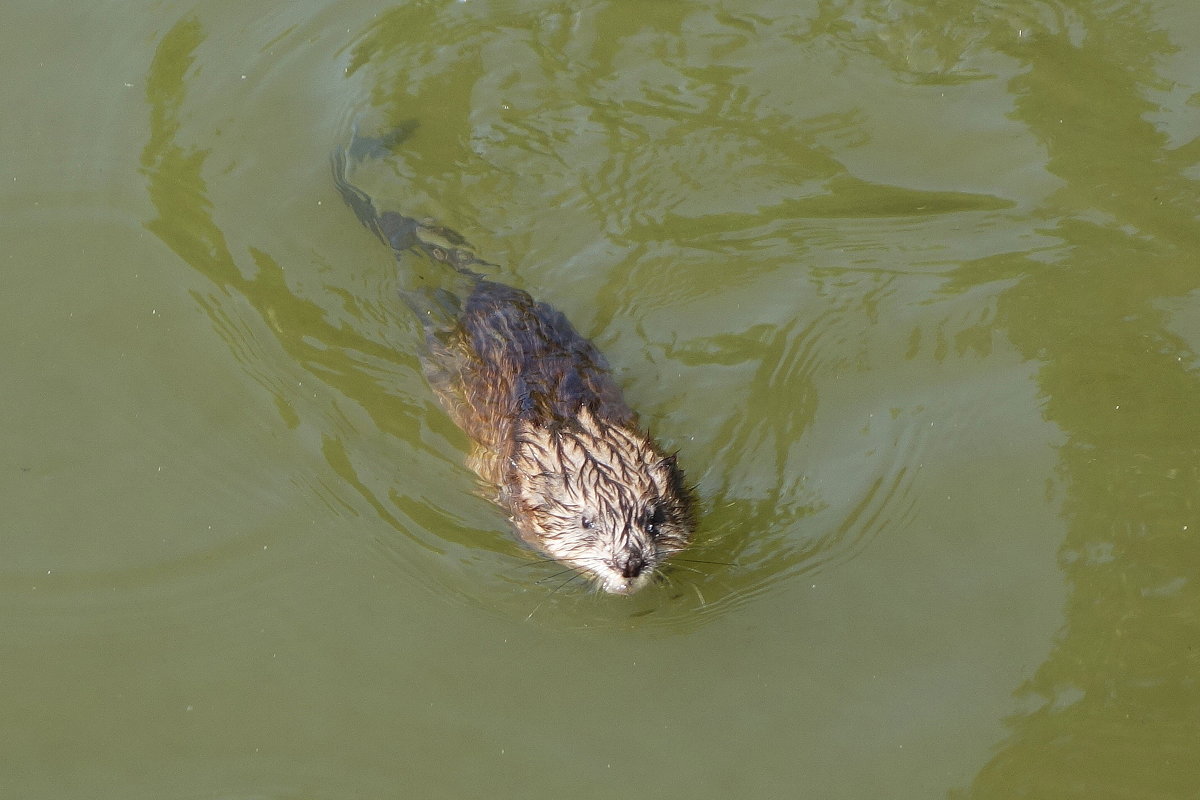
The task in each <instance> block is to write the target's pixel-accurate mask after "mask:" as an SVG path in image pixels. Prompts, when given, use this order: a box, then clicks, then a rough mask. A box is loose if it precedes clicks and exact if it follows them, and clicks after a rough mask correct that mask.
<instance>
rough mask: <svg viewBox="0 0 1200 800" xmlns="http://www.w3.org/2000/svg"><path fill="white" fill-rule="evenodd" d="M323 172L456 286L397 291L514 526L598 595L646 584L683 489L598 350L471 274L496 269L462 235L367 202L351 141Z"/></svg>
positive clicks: (684, 521) (670, 533) (686, 504)
mask: <svg viewBox="0 0 1200 800" xmlns="http://www.w3.org/2000/svg"><path fill="white" fill-rule="evenodd" d="M357 141H358V140H356V143H357ZM348 152H351V153H353V152H354V146H353V145H352V147H351V149H350V151H348ZM333 177H334V182H335V183H336V184H337V188H338V190H339V191H340V192H341V194H342V197H343V198H344V199H345V201H346V203H347V204H348V205H349V206H350V207H351V208H352V209H353V210H354V212H355V214H356V215H357V216H358V218H359V220H360V221H361V222H362V223H363V225H365V226H366V227H367V228H368V229H369V230H371V231H372V232H374V233H375V234H376V235H377V236H378V237H379V238H380V239H382V240H383V242H384V243H385V244H387V245H388V246H390V247H391V248H392V250H393V252H394V254H395V255H396V257H397V258H398V259H399V258H400V257H401V256H402V255H403V254H404V253H405V252H406V251H416V252H418V253H422V254H424V255H425V256H427V257H428V258H430V259H432V260H433V261H434V262H436V263H437V264H442V265H445V268H443V269H442V270H441V271H442V272H443V273H445V274H444V275H443V276H441V277H442V278H443V282H445V281H450V280H452V281H453V283H454V284H455V285H456V287H457V291H454V290H447V289H445V288H434V289H429V288H425V289H416V290H412V291H405V292H404V299H405V301H406V302H407V304H408V305H409V307H410V308H412V309H413V311H414V312H415V313H416V314H417V316H418V318H419V319H420V320H421V322H422V325H423V326H424V329H425V347H424V350H423V352H422V354H421V362H422V366H423V368H424V371H425V374H426V377H427V379H428V380H429V383H430V386H431V387H432V388H433V390H434V393H435V394H436V395H437V397H438V399H439V401H440V402H441V405H442V407H443V408H445V410H446V412H447V413H448V414H449V415H450V417H451V418H452V419H453V420H454V422H455V423H456V424H457V425H458V426H459V427H460V428H462V429H463V430H464V431H465V432H466V433H467V434H468V436H470V438H471V439H472V441H473V442H474V448H473V451H472V454H471V456H470V458H469V460H468V464H469V465H470V467H471V468H472V469H473V470H474V471H475V472H476V473H477V474H478V475H479V476H480V477H481V478H482V479H483V480H484V481H486V482H487V483H489V484H492V485H494V486H495V487H496V488H497V493H496V496H495V502H496V503H497V504H498V505H500V507H501V508H503V509H504V510H505V511H506V512H507V513H508V515H509V518H510V520H511V522H512V524H513V527H514V528H515V529H516V532H517V534H518V535H519V536H520V537H521V539H522V540H524V541H525V542H526V543H527V544H529V545H531V546H532V547H534V548H535V549H537V550H539V551H541V552H542V553H544V554H545V555H547V556H549V557H550V558H552V559H554V560H557V561H559V562H561V563H563V564H565V565H567V566H568V567H570V568H571V569H574V570H576V571H577V572H578V573H580V574H582V575H584V576H587V577H590V578H591V579H593V580H594V581H595V582H596V584H597V585H598V586H599V587H601V588H603V589H604V590H605V591H607V592H610V593H613V594H632V593H633V592H635V591H637V590H638V589H640V588H642V587H643V586H645V585H646V584H647V583H649V582H650V581H651V579H652V577H653V576H654V575H655V574H656V573H657V571H658V570H659V569H660V568H661V567H662V565H663V562H664V561H665V560H666V559H667V558H668V557H670V556H671V555H673V554H675V553H678V552H679V551H680V550H682V549H684V547H686V546H687V544H688V542H689V541H690V539H691V536H692V531H693V529H694V527H695V521H694V512H693V498H692V493H691V491H690V490H689V488H688V487H687V485H686V484H685V483H684V475H683V471H682V470H681V469H680V467H679V465H678V463H676V457H675V455H674V454H668V453H664V452H663V451H662V449H661V448H660V447H659V446H658V444H657V443H656V442H655V441H654V439H653V438H651V436H650V435H649V434H648V433H647V432H646V431H645V430H643V429H642V428H641V427H640V426H639V424H638V421H637V415H636V414H635V413H634V412H633V410H632V409H630V407H629V406H628V405H627V404H626V403H625V400H624V399H623V397H622V395H621V390H620V388H619V387H618V386H617V384H616V382H615V381H614V379H613V377H612V374H611V373H610V371H609V367H608V364H607V362H606V361H605V359H604V356H603V355H601V353H600V351H599V350H598V349H597V348H596V347H595V345H593V344H592V343H591V342H590V341H589V340H587V339H586V338H584V337H583V336H581V335H580V334H579V333H578V332H577V331H576V330H575V328H574V327H573V326H572V325H571V323H570V322H569V321H568V320H567V318H566V317H565V316H564V315H563V314H562V313H561V312H559V311H558V310H556V309H554V308H553V307H551V306H549V305H547V304H546V303H541V302H537V301H535V300H534V299H533V298H532V297H531V296H530V295H529V294H528V293H526V292H524V291H521V290H520V289H515V288H513V287H511V286H507V285H505V284H503V283H499V282H497V281H494V280H490V279H488V278H486V277H485V276H484V275H482V274H480V273H478V272H475V271H474V270H472V269H471V267H473V266H484V267H491V266H493V265H491V264H488V263H487V262H484V261H482V260H480V259H479V258H477V257H476V256H475V254H474V252H473V251H472V250H471V249H470V246H469V245H468V244H467V243H466V240H465V239H463V237H462V236H460V235H459V234H457V233H455V232H454V231H452V230H450V229H448V228H443V227H440V226H438V225H435V224H434V223H433V222H432V221H430V220H425V221H419V220H416V219H412V218H410V217H405V216H403V215H401V214H399V213H397V212H394V211H386V212H384V213H382V214H381V213H379V212H378V211H376V209H375V205H374V203H373V202H372V200H371V198H370V197H369V196H368V195H367V194H366V193H365V192H363V191H362V190H360V189H359V188H358V187H356V186H354V185H353V184H352V183H351V182H350V180H349V178H348V175H347V151H341V150H339V151H337V152H335V153H334V156H333Z"/></svg>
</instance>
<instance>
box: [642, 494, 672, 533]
mask: <svg viewBox="0 0 1200 800" xmlns="http://www.w3.org/2000/svg"><path fill="white" fill-rule="evenodd" d="M666 521H667V511H666V509H664V508H663V507H662V505H661V504H659V503H655V504H654V505H653V506H651V507H650V508H647V509H646V511H645V513H644V514H643V515H642V527H643V528H645V529H646V533H647V534H649V536H650V538H651V539H657V538H658V535H659V534H660V533H661V532H662V531H661V530H660V528H661V526H662V524H663V523H664V522H666Z"/></svg>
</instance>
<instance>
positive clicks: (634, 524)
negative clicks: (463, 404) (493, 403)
mask: <svg viewBox="0 0 1200 800" xmlns="http://www.w3.org/2000/svg"><path fill="white" fill-rule="evenodd" d="M509 469H510V470H511V471H510V473H509V475H508V476H507V480H506V483H507V487H508V492H507V494H508V497H507V498H506V499H507V501H508V506H509V508H510V510H511V512H512V515H513V523H514V525H515V526H516V528H517V531H518V532H519V533H520V535H521V537H522V538H523V539H524V540H525V541H526V542H528V543H529V544H531V545H533V546H534V547H536V548H538V549H539V550H541V551H542V552H544V553H545V554H546V555H548V556H550V557H552V558H554V559H556V560H558V561H561V562H563V563H564V564H566V565H568V566H570V567H573V568H574V569H576V570H578V571H579V572H580V573H582V574H584V575H587V576H589V577H591V578H593V579H594V580H595V581H596V582H597V584H598V585H599V586H600V587H601V588H603V589H604V590H605V591H606V592H611V593H613V594H632V593H633V592H636V591H637V590H638V589H640V588H642V587H643V586H645V585H646V584H647V583H649V582H650V580H651V578H652V576H653V575H654V573H655V570H657V569H658V568H659V567H660V566H661V565H662V563H663V561H665V560H666V559H667V558H668V557H669V556H670V555H671V554H673V553H677V552H679V551H680V550H682V549H683V548H684V547H685V546H687V543H688V541H689V540H690V539H691V536H692V528H693V526H694V522H693V517H692V498H691V494H690V492H689V491H688V489H687V487H686V486H685V485H684V483H683V472H682V471H681V470H680V469H679V467H678V466H677V465H676V463H675V457H674V456H665V455H663V454H662V453H661V452H659V451H658V449H657V448H656V447H655V445H654V442H653V441H651V439H650V437H649V436H647V435H646V434H644V433H642V432H641V431H639V430H637V429H636V428H632V427H626V426H623V425H615V424H608V423H605V422H602V421H600V420H597V419H596V417H595V416H594V415H593V414H592V413H591V412H590V411H588V410H587V409H586V408H585V409H583V410H582V411H581V412H580V414H579V416H578V417H576V418H575V419H573V420H571V421H569V422H567V423H563V424H556V425H555V426H554V427H552V428H548V427H542V426H536V425H532V424H524V423H523V424H522V426H521V427H520V428H519V429H518V430H517V437H516V450H515V453H514V455H513V457H512V459H511V460H510V462H509Z"/></svg>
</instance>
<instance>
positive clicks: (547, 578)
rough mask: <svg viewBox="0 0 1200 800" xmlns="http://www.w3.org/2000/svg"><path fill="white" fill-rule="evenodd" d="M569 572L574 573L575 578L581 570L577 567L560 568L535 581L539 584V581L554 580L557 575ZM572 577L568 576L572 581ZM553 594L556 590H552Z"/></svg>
mask: <svg viewBox="0 0 1200 800" xmlns="http://www.w3.org/2000/svg"><path fill="white" fill-rule="evenodd" d="M551 560H553V559H551ZM568 572H570V573H572V576H571V578H574V577H575V576H576V575H579V574H580V573H579V570H577V569H575V567H567V568H566V569H560V570H559V571H558V572H552V573H550V574H549V575H547V576H545V577H543V578H538V579H537V580H536V581H534V583H535V584H538V583H545V582H546V581H552V580H554V579H555V578H557V577H560V576H562V575H565V574H567V573H568ZM571 578H568V579H567V580H568V581H570V580H571ZM554 591H558V590H557V589H555V590H554ZM551 594H554V592H551Z"/></svg>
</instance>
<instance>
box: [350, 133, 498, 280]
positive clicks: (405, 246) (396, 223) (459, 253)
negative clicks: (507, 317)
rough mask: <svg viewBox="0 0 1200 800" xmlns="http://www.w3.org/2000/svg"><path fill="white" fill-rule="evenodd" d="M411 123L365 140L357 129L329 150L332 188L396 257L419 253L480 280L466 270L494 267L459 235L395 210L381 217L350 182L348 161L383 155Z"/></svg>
mask: <svg viewBox="0 0 1200 800" xmlns="http://www.w3.org/2000/svg"><path fill="white" fill-rule="evenodd" d="M416 127H417V123H416V122H415V121H410V122H406V123H404V124H403V125H400V126H399V127H397V128H396V130H394V131H392V132H391V133H390V134H388V135H387V136H385V137H380V138H367V137H362V136H359V134H358V126H357V125H355V127H354V136H353V138H352V139H351V140H350V145H349V146H348V147H345V148H338V149H336V150H334V151H333V156H332V157H331V159H330V160H331V162H332V164H331V166H332V168H333V185H334V186H336V187H337V190H338V192H339V193H340V194H341V195H342V199H343V200H345V201H346V205H348V206H350V208H351V210H352V211H354V215H355V216H356V217H358V221H359V222H361V223H362V224H363V226H364V227H365V228H366V229H367V230H369V231H371V232H372V233H374V234H375V235H376V236H378V237H379V239H380V241H382V242H383V243H384V244H386V245H388V246H389V247H391V248H392V250H394V251H395V252H396V254H397V255H399V254H400V253H401V252H403V251H405V250H419V251H420V252H422V253H424V254H425V255H427V256H428V257H430V258H432V259H433V260H434V261H440V262H442V263H445V264H448V265H450V266H451V267H453V268H454V269H456V270H458V271H459V272H460V273H462V274H464V275H468V276H471V277H475V278H478V277H481V276H480V275H479V274H478V273H477V272H475V271H474V270H471V269H469V267H471V266H474V265H481V266H488V267H490V266H494V265H493V264H489V263H488V262H486V261H483V260H482V259H480V258H479V257H478V256H476V255H475V253H474V251H473V250H472V249H471V245H470V243H469V242H467V240H466V239H465V238H463V236H462V235H461V234H459V233H458V232H457V231H453V230H451V229H449V228H444V227H442V226H440V225H437V224H435V223H434V222H433V220H425V221H421V220H416V219H413V218H412V217H406V216H404V215H403V214H398V213H396V212H395V211H385V212H383V213H382V214H381V213H379V211H378V209H376V208H375V203H374V202H373V201H372V200H371V197H370V195H368V194H367V193H366V192H364V191H363V190H362V189H359V188H358V187H357V186H355V185H354V184H353V183H351V182H350V176H349V172H350V165H351V162H352V161H353V163H355V164H357V163H358V162H359V161H361V160H362V159H363V157H364V156H370V157H381V156H386V155H387V154H388V153H389V152H390V151H391V148H392V147H394V146H395V145H396V144H399V143H400V142H402V141H404V140H405V139H407V138H408V137H409V136H410V135H412V132H413V131H414V130H416Z"/></svg>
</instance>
